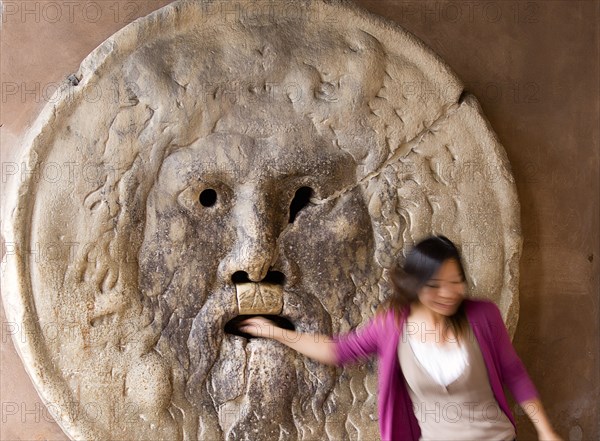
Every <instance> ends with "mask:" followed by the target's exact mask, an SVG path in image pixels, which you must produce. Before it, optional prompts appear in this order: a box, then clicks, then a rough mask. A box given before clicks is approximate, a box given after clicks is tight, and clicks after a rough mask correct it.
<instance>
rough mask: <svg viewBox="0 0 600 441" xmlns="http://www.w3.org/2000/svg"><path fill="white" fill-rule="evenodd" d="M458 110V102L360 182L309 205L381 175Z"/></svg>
mask: <svg viewBox="0 0 600 441" xmlns="http://www.w3.org/2000/svg"><path fill="white" fill-rule="evenodd" d="M463 93H464V92H463ZM461 96H462V95H461ZM459 108H460V104H459V103H458V102H457V103H454V104H452V105H451V106H450V107H449V108H448V109H447V110H446V111H445V112H444V113H443V114H442V115H441V116H440V117H439V118H437V119H436V120H435V121H434V122H433V123H432V124H430V125H429V126H428V127H425V128H424V129H423V130H421V131H420V132H419V133H418V134H417V135H416V136H415V137H414V138H412V139H411V140H410V141H407V142H405V143H402V144H400V145H399V146H398V148H396V150H395V151H394V153H393V154H392V155H391V156H390V157H389V158H388V159H386V160H385V162H384V163H383V164H381V165H380V166H379V167H378V168H377V169H376V170H374V171H372V172H371V173H369V174H367V175H366V176H364V177H363V178H361V179H360V180H358V181H357V182H356V183H355V184H352V185H349V186H347V187H345V188H342V189H341V190H338V191H336V192H334V193H333V194H332V195H331V196H329V197H327V198H321V199H318V198H311V199H310V203H312V204H315V205H322V204H325V203H327V202H330V201H332V200H334V199H338V198H340V197H342V196H343V195H344V194H346V193H348V192H350V191H352V190H354V189H355V188H356V187H358V186H360V185H362V184H364V183H365V182H367V181H370V180H371V179H373V178H375V177H377V176H379V175H380V174H381V172H382V171H383V170H384V169H385V168H386V167H387V166H389V165H390V164H391V163H393V162H396V161H397V160H398V159H399V158H400V157H401V156H408V154H409V153H410V152H411V151H412V150H413V148H414V147H416V146H418V145H419V144H420V143H421V141H422V138H423V137H424V136H425V135H427V133H433V130H432V128H434V127H436V126H438V125H440V124H442V123H443V122H444V121H445V120H447V119H448V118H449V117H450V116H451V115H453V114H454V113H455V112H456V111H458V109H459Z"/></svg>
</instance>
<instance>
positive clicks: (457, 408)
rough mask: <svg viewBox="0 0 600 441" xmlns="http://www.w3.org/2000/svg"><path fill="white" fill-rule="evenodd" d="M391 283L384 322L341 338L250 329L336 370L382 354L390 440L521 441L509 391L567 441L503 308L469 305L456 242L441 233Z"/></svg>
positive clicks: (262, 324)
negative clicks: (511, 333)
mask: <svg viewBox="0 0 600 441" xmlns="http://www.w3.org/2000/svg"><path fill="white" fill-rule="evenodd" d="M391 280H392V283H393V287H394V291H395V296H394V297H393V298H392V299H391V300H390V301H388V302H387V303H386V304H384V305H383V306H382V307H381V308H380V310H379V311H378V313H377V314H376V316H375V318H374V319H372V320H371V321H370V322H369V323H368V324H367V325H365V326H364V327H360V328H359V329H357V330H355V331H352V332H350V333H347V334H344V335H339V336H335V337H334V338H333V339H330V338H328V337H326V336H324V335H319V336H315V335H312V334H303V333H297V332H295V331H289V330H284V329H282V328H279V327H277V326H275V325H274V324H273V323H272V322H270V321H269V320H267V319H265V318H263V317H252V318H249V319H246V320H245V321H243V322H242V323H241V327H240V329H241V330H242V331H243V332H246V333H248V334H251V335H254V336H257V337H267V338H273V339H275V340H277V341H279V342H281V343H283V344H285V345H287V346H289V347H290V348H292V349H294V350H296V351H298V352H300V353H302V354H304V355H306V356H308V357H310V358H313V359H315V360H317V361H320V362H322V363H325V364H330V365H343V364H346V363H349V362H353V361H356V360H359V359H364V358H366V357H368V356H371V355H374V354H377V355H378V356H379V379H378V381H379V387H378V406H379V428H380V432H381V437H382V439H383V440H386V441H387V440H390V441H398V440H434V439H443V440H450V439H454V440H507V441H510V440H513V439H515V436H516V428H515V421H514V418H513V416H512V414H511V412H510V409H509V406H508V402H507V399H506V397H505V395H504V393H503V389H502V386H503V385H505V386H507V387H508V389H509V390H510V391H511V393H512V394H513V396H514V398H515V399H516V400H517V401H518V403H519V404H520V405H521V407H522V408H523V410H524V411H525V412H526V413H527V415H528V416H529V418H530V419H531V421H532V422H533V424H534V425H535V427H536V429H537V432H538V437H539V439H540V440H559V439H560V438H559V437H558V435H556V433H555V432H554V430H553V429H552V427H551V425H550V423H549V421H548V418H547V417H546V414H545V412H544V409H543V407H542V404H541V402H540V400H539V398H538V394H537V391H536V389H535V387H534V385H533V383H532V382H531V380H530V379H529V376H528V375H527V372H526V371H525V368H524V367H523V364H522V363H521V360H520V359H519V358H518V356H517V354H516V352H515V350H514V348H513V347H512V344H511V342H510V338H509V336H508V333H507V331H506V327H505V326H504V322H503V321H502V317H501V315H500V311H499V310H498V308H497V307H496V305H494V304H493V303H492V302H489V301H485V300H472V299H465V291H466V283H465V280H466V279H465V272H464V269H463V266H462V263H461V258H460V254H459V252H458V250H457V249H456V247H455V246H454V244H453V243H452V242H451V241H450V240H449V239H447V238H446V237H444V236H433V237H429V238H427V239H425V240H423V241H422V242H420V243H419V244H417V245H416V246H415V247H414V248H413V249H412V250H411V251H410V253H409V254H408V256H407V258H406V262H405V264H404V266H403V267H402V268H397V269H395V270H394V271H392V273H391ZM315 337H317V338H315Z"/></svg>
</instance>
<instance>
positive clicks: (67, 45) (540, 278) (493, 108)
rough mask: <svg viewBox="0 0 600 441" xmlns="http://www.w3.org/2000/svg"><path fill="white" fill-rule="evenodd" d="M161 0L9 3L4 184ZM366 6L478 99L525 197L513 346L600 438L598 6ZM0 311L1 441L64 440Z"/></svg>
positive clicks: (575, 434)
mask: <svg viewBox="0 0 600 441" xmlns="http://www.w3.org/2000/svg"><path fill="white" fill-rule="evenodd" d="M166 3H169V1H168V0H145V1H142V0H135V1H134V0H130V1H127V0H123V1H118V0H114V1H113V0H102V1H87V0H86V1H78V0H75V1H61V0H58V1H4V2H3V16H2V28H1V46H0V50H1V53H0V64H1V81H0V84H1V87H2V97H1V115H0V124H1V126H0V127H1V128H0V143H1V147H2V157H1V161H2V180H1V182H2V185H4V184H5V183H6V182H8V181H9V180H10V179H14V178H15V175H13V174H12V171H11V170H13V169H11V168H7V164H9V163H12V162H13V161H14V160H15V157H17V155H18V152H19V142H18V139H19V137H21V136H22V134H23V133H24V131H25V130H26V129H27V127H28V126H29V125H30V124H31V123H32V121H33V120H34V119H35V117H36V115H37V113H38V112H39V111H40V109H41V108H42V106H43V105H44V104H45V102H46V101H47V100H48V99H51V96H52V92H53V90H54V84H56V82H59V81H61V80H62V79H64V78H65V77H66V76H67V75H68V74H69V73H71V72H74V71H75V70H76V68H77V66H78V64H79V62H80V61H81V60H82V59H83V58H84V57H85V56H86V55H87V54H88V53H89V52H90V51H91V50H92V49H93V48H95V47H96V46H97V45H98V44H100V43H101V42H102V41H103V40H104V39H105V38H107V37H108V36H110V35H111V34H112V33H113V32H115V31H116V30H118V29H119V28H121V27H123V26H125V25H126V24H127V23H128V22H129V21H131V20H132V19H134V18H136V17H138V16H143V15H145V14H147V13H148V12H150V11H152V10H154V9H157V8H159V7H160V6H162V5H164V4H166ZM358 3H359V4H361V5H363V6H364V7H365V8H367V9H369V10H370V11H372V12H374V13H377V14H379V15H383V16H385V17H388V18H389V19H391V20H393V21H396V22H397V23H400V24H401V25H402V26H404V27H405V28H406V29H407V30H409V31H411V32H413V33H414V34H415V35H416V36H418V37H419V38H421V39H422V40H423V41H424V42H425V43H426V44H427V45H429V46H430V47H432V48H433V49H434V50H435V51H436V52H437V53H438V54H439V55H440V56H441V57H442V58H443V59H444V60H445V61H446V62H447V63H448V64H449V65H450V66H451V67H452V68H453V69H454V70H455V71H456V72H457V74H458V76H459V77H460V78H462V79H463V81H464V82H465V84H466V88H467V90H469V91H471V92H472V93H474V94H475V95H476V96H477V98H478V99H479V100H480V102H481V104H482V106H483V109H484V112H485V113H486V115H487V117H488V119H489V120H490V121H491V124H492V126H493V127H494V129H495V131H496V132H497V134H498V136H499V138H500V140H501V142H502V143H503V145H504V147H505V148H506V150H507V153H508V157H509V159H510V161H511V163H512V165H513V170H514V174H515V176H516V179H517V189H518V192H519V197H520V200H521V204H522V207H521V209H522V229H523V236H524V241H525V242H524V250H523V258H522V262H521V284H520V286H521V311H520V321H519V325H518V328H517V332H516V336H515V341H514V343H515V346H516V348H517V351H518V352H519V353H520V354H521V356H522V359H523V361H524V362H525V364H526V366H527V367H528V369H529V372H530V374H531V376H532V377H533V379H534V381H535V383H536V384H537V386H538V388H539V391H540V393H541V396H542V399H543V401H544V403H545V404H546V407H547V409H548V412H549V414H550V417H551V419H552V421H553V422H554V424H555V426H556V428H557V430H558V432H559V433H560V434H561V435H562V436H563V438H564V439H566V440H567V439H569V440H574V441H575V440H596V439H599V438H600V427H599V420H600V415H599V411H598V403H599V401H600V378H599V370H600V366H599V362H598V360H599V346H600V335H599V334H600V333H599V309H600V306H599V304H600V292H599V289H600V277H599V274H600V271H599V264H598V262H599V260H600V256H599V251H600V250H599V248H600V247H599V239H600V238H599V230H600V225H599V213H598V212H599V205H598V200H599V129H598V121H599V117H600V112H599V107H600V106H599V96H600V95H599V92H600V90H599V82H598V78H599V75H600V70H599V49H600V46H599V43H600V34H599V30H600V25H599V23H600V13H599V8H600V3H599V2H598V1H589V0H588V1H576V0H562V1H552V0H540V1H510V0H496V1H481V0H465V1H462V0H457V1H400V0H371V1H369V0H359V1H358ZM9 172H10V173H9ZM17 176H18V174H17ZM3 248H4V247H3ZM2 254H3V255H4V249H3V251H2ZM1 317H2V336H1V340H2V342H1V343H2V352H1V357H2V358H1V367H0V368H1V370H0V372H1V374H0V401H1V404H2V412H1V430H0V439H2V440H34V439H39V440H41V439H44V440H63V439H67V437H66V436H65V435H64V434H63V433H62V431H61V430H60V428H59V427H58V426H57V425H56V424H55V423H54V422H53V421H52V418H51V417H50V414H49V413H48V411H47V410H45V409H44V407H43V405H42V404H41V400H40V398H39V397H38V396H37V393H36V392H35V390H34V388H33V386H32V385H31V383H30V382H29V379H28V377H27V374H26V373H25V371H24V370H23V367H22V364H21V361H20V359H19V358H18V356H17V354H16V352H15V350H14V347H13V344H12V341H11V340H10V335H9V334H11V331H13V330H14V328H12V327H11V325H10V324H9V323H7V321H6V318H5V317H4V312H3V311H2V313H1ZM17 337H18V333H17ZM518 429H519V439H523V440H525V439H535V431H534V429H533V426H532V425H531V424H530V423H529V422H528V421H527V419H526V418H525V417H523V416H522V415H521V416H519V418H518Z"/></svg>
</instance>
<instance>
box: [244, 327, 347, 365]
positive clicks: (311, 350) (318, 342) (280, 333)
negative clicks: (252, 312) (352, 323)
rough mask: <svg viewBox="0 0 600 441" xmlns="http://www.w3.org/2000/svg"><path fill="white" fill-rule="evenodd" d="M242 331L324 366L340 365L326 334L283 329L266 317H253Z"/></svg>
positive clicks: (333, 346) (331, 340) (330, 339)
mask: <svg viewBox="0 0 600 441" xmlns="http://www.w3.org/2000/svg"><path fill="white" fill-rule="evenodd" d="M239 329H240V331H243V332H245V333H247V334H250V335H253V336H255V337H263V338H271V339H274V340H276V341H278V342H280V343H283V344H284V345H286V346H289V347H290V348H292V349H294V350H295V351H298V352H300V353H301V354H303V355H306V356H307V357H310V358H312V359H313V360H316V361H318V362H320V363H323V364H328V365H331V366H336V365H338V362H337V359H336V353H335V343H334V341H333V339H332V338H331V337H328V336H326V335H324V334H308V333H303V332H296V331H291V330H289V329H283V328H280V327H278V326H277V325H275V324H274V323H273V322H272V321H270V320H268V319H266V318H264V317H259V316H256V317H251V318H249V319H246V320H244V321H242V322H241V323H240V327H239Z"/></svg>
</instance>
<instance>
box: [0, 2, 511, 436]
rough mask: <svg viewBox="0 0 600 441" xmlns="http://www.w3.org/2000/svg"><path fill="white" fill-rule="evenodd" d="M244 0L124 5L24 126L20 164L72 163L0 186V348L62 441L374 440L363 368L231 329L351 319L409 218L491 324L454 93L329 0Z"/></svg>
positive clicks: (494, 233)
mask: <svg viewBox="0 0 600 441" xmlns="http://www.w3.org/2000/svg"><path fill="white" fill-rule="evenodd" d="M253 4H254V3H253V2H251V1H249V0H248V1H246V0H244V1H237V2H205V1H178V2H174V3H173V4H171V5H169V6H167V7H165V8H162V9H161V10H159V11H157V12H155V13H153V14H151V15H149V16H148V17H146V18H144V19H141V20H138V21H136V22H134V23H131V24H130V25H129V26H127V27H126V28H124V29H122V30H121V31H119V32H118V33H116V34H115V35H114V36H112V37H111V38H109V39H108V40H107V41H106V42H105V43H103V44H102V45H101V46H99V47H98V48H97V49H96V50H95V51H94V52H93V53H92V54H90V55H89V56H88V57H87V58H86V59H85V60H84V61H83V63H82V65H81V67H80V69H79V71H78V72H76V73H75V74H74V75H75V77H76V78H77V80H78V81H77V82H74V81H70V82H65V84H64V86H63V88H64V90H65V91H68V93H65V94H62V95H61V96H64V97H65V98H64V99H62V100H60V101H58V102H54V103H50V104H49V105H48V107H47V108H46V109H45V110H44V111H43V112H42V114H41V115H40V117H39V118H38V120H37V121H36V123H35V126H34V127H33V128H32V130H31V134H30V137H29V138H28V139H27V141H26V146H25V147H26V153H25V157H24V162H25V163H26V164H27V167H28V169H31V170H35V169H36V168H38V169H39V168H40V167H44V166H45V164H50V163H56V164H76V165H77V168H75V167H73V168H72V169H73V170H87V172H86V173H72V174H69V176H68V179H59V180H48V179H36V178H35V174H34V173H32V174H31V175H30V176H28V177H27V178H26V179H24V180H22V181H21V182H18V183H16V184H15V187H14V188H12V189H11V191H10V192H9V194H8V196H9V200H8V201H7V203H8V204H9V207H10V208H11V212H12V213H13V215H12V218H11V219H10V221H9V222H8V224H7V225H4V234H5V237H6V238H7V242H8V243H11V244H14V246H13V248H11V249H9V250H8V252H7V258H6V262H5V263H4V264H3V293H5V296H4V299H5V302H6V310H7V315H8V318H9V321H14V322H18V323H20V324H22V326H23V329H26V330H27V333H28V334H27V335H29V336H32V338H30V339H27V341H16V342H15V343H16V345H17V348H18V350H19V352H20V354H21V357H22V358H23V360H24V363H25V366H26V368H27V370H28V372H29V374H30V376H31V378H32V380H33V382H34V383H35V385H36V388H37V389H38V391H39V392H40V395H41V396H42V397H43V398H44V400H46V401H47V403H48V407H49V409H51V410H52V412H53V414H54V416H55V419H56V420H57V421H58V422H59V424H60V425H61V426H62V427H63V429H64V430H65V432H66V433H67V434H68V435H69V436H70V437H71V438H73V439H86V440H87V439H98V440H101V439H114V438H121V439H130V440H135V439H139V440H142V439H153V440H155V439H156V440H157V439H165V440H174V439H182V440H194V439H215V440H216V439H231V440H233V439H248V440H254V439H257V440H258V439H261V440H264V439H267V440H279V439H282V440H283V439H286V440H287V439H304V440H309V439H310V440H313V439H315V440H316V439H319V440H320V439H335V440H338V439H346V438H349V437H351V436H357V437H358V438H362V439H374V438H376V437H377V433H378V428H377V421H376V420H375V418H376V417H375V416H376V397H375V391H376V378H375V370H374V368H373V366H371V365H367V366H365V367H360V368H359V367H356V368H344V369H336V368H331V367H328V366H324V365H320V364H318V363H317V362H314V361H312V360H309V359H308V358H304V357H302V356H301V355H299V354H297V353H295V352H293V351H292V350H290V349H288V348H287V347H285V346H283V345H280V344H278V343H276V342H274V341H271V340H261V339H249V338H247V337H248V336H247V335H244V334H243V333H241V332H239V331H238V330H237V327H236V325H237V323H239V321H241V320H242V319H243V318H244V317H248V316H252V315H264V316H268V317H271V318H273V319H274V320H275V321H277V323H279V324H280V325H281V326H283V327H287V328H290V329H291V328H295V329H297V330H299V331H302V332H318V333H321V334H332V333H338V332H343V331H347V330H349V329H351V328H354V327H356V326H358V325H360V324H361V323H362V322H363V321H365V320H366V319H368V318H369V317H371V316H372V314H373V311H374V309H375V308H376V307H377V305H378V304H379V303H380V302H381V301H382V300H384V299H386V298H387V296H388V295H389V294H390V288H389V286H388V279H387V278H388V273H387V270H388V269H389V268H391V267H392V266H393V264H394V263H395V262H396V260H397V259H399V258H400V257H401V256H402V253H403V251H404V250H405V249H407V248H408V247H409V246H410V245H411V244H413V243H414V242H415V241H417V240H418V239H420V238H421V237H423V236H425V235H428V234H430V233H432V232H434V233H442V234H445V235H446V236H448V237H449V238H450V239H452V240H453V241H454V242H455V243H457V244H459V245H460V246H461V248H462V251H463V255H464V256H465V266H466V267H467V268H466V269H467V273H468V274H471V275H476V276H470V277H477V278H476V279H470V280H468V285H469V290H470V292H471V293H472V294H474V295H477V296H480V297H488V298H491V299H493V300H494V301H495V302H496V303H497V304H499V306H500V307H501V309H502V311H503V313H504V316H505V319H506V320H507V321H508V325H509V328H511V327H512V328H513V329H514V326H515V324H516V319H517V309H518V295H517V286H518V261H519V256H520V252H521V237H520V227H519V217H518V216H519V205H518V201H517V197H516V191H515V186H514V181H513V178H512V175H511V172H510V166H509V164H508V161H507V158H506V155H505V153H504V150H503V148H502V146H501V145H500V144H499V142H498V140H497V139H496V137H495V135H494V133H493V131H492V130H491V128H490V127H489V124H488V122H487V121H486V119H485V118H484V117H483V115H482V113H481V109H480V108H479V105H478V104H477V101H476V99H475V98H474V97H473V96H471V95H470V94H468V92H465V91H464V90H463V87H462V84H461V82H460V81H459V80H458V79H457V78H456V76H455V75H454V74H453V73H452V72H451V71H450V69H449V68H448V67H447V66H446V65H445V64H443V62H442V61H441V60H440V59H439V58H438V57H437V56H436V55H435V54H434V53H433V52H431V51H430V50H429V49H427V48H426V47H424V46H423V45H422V43H420V42H419V41H418V40H416V39H415V38H414V37H412V36H411V35H409V34H408V33H407V32H405V31H404V30H402V29H401V28H399V27H397V26H393V25H391V24H390V23H388V22H386V21H384V20H381V19H379V18H377V17H374V16H371V15H369V14H367V13H365V12H364V11H361V10H360V9H358V8H356V7H355V6H352V5H351V4H349V3H346V2H321V1H305V2H292V3H290V2H280V3H273V7H272V8H267V9H260V8H259V9H256V8H254V9H251V8H253ZM223 5H225V6H234V5H235V8H237V9H236V10H239V11H250V10H252V11H255V13H253V14H242V13H239V14H236V15H235V18H232V17H230V14H227V13H226V12H222V11H221V9H220V8H221V7H223ZM292 5H293V6H294V8H295V9H294V10H297V11H299V13H297V14H290V13H289V11H290V9H289V8H286V7H285V6H289V7H291V6H292ZM214 8H216V9H214ZM92 92H94V93H92ZM91 97H94V99H91ZM36 247H38V248H40V249H42V250H46V249H50V248H51V249H52V250H53V252H52V253H43V252H42V253H40V254H39V255H32V254H31V253H28V251H27V250H32V249H35V248H36Z"/></svg>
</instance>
